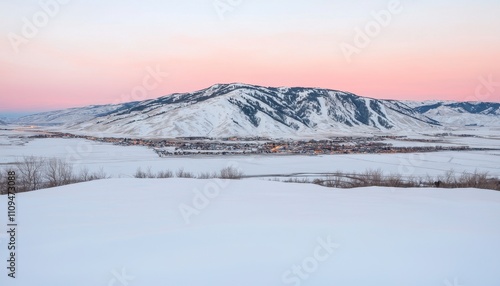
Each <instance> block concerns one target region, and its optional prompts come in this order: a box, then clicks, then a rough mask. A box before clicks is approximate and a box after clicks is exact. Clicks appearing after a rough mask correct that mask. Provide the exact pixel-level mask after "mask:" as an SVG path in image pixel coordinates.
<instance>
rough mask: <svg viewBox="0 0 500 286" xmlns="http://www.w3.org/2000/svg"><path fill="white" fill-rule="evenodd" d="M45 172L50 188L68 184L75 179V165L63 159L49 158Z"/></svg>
mask: <svg viewBox="0 0 500 286" xmlns="http://www.w3.org/2000/svg"><path fill="white" fill-rule="evenodd" d="M44 173H45V176H44V177H45V180H46V181H47V187H49V188H50V187H57V186H62V185H68V184H71V183H73V182H74V181H75V178H74V175H73V166H72V165H71V164H69V163H68V162H66V161H64V160H62V159H58V158H51V159H48V160H47V161H46V164H45V172H44Z"/></svg>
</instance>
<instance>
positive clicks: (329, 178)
mask: <svg viewBox="0 0 500 286" xmlns="http://www.w3.org/2000/svg"><path fill="white" fill-rule="evenodd" d="M10 171H14V172H15V173H16V188H17V192H27V191H34V190H39V189H45V188H52V187H58V186H63V185H69V184H75V183H80V182H86V181H93V180H100V179H108V178H110V177H111V176H109V175H107V174H106V173H105V171H104V170H103V169H102V168H101V169H100V170H99V171H93V172H91V171H89V169H88V168H86V167H84V168H80V169H79V170H76V168H75V167H74V166H73V165H72V164H71V163H69V162H67V161H65V160H63V159H60V158H43V157H35V156H27V157H23V158H22V160H20V161H18V162H16V163H15V164H13V165H11V166H9V167H4V169H3V170H2V171H1V172H0V182H1V183H2V185H3V186H6V185H7V174H8V172H10ZM307 175H308V174H306V173H303V174H291V175H272V174H269V175H261V176H255V175H245V174H244V173H243V171H241V170H240V169H238V168H237V167H235V166H227V167H224V168H222V169H220V170H219V171H212V172H200V173H196V174H195V173H193V172H190V171H186V170H184V169H183V168H179V169H177V170H176V171H175V172H174V171H172V170H168V169H166V170H161V171H157V172H153V171H152V170H151V168H148V169H146V170H142V169H141V168H138V169H137V170H136V172H135V173H134V174H131V176H132V177H134V178H156V179H165V178H174V177H177V178H198V179H214V178H220V179H233V180H235V179H238V180H239V179H246V178H260V179H267V180H276V181H281V182H288V183H310V184H317V185H321V186H325V187H333V188H357V187H368V186H382V187H398V188H414V187H426V188H428V187H436V188H479V189H491V190H500V180H499V179H498V178H495V177H493V176H490V175H489V174H488V173H487V172H478V171H475V172H463V173H455V172H454V171H452V170H450V171H448V172H446V173H445V174H444V175H439V176H435V177H432V176H429V175H428V176H425V177H416V176H403V175H401V174H389V175H386V174H384V172H383V171H382V170H380V169H378V170H366V171H364V172H360V173H356V172H354V173H345V172H341V171H337V172H331V173H317V174H314V175H315V178H313V179H310V178H308V177H307ZM301 176H302V178H301ZM6 193H7V191H6V190H4V189H2V192H1V194H6Z"/></svg>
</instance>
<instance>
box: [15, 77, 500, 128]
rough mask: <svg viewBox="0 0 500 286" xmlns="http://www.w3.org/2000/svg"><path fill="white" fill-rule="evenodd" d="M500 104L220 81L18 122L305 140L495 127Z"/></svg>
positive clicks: (66, 126)
mask: <svg viewBox="0 0 500 286" xmlns="http://www.w3.org/2000/svg"><path fill="white" fill-rule="evenodd" d="M499 105H500V104H495V103H454V102H420V103H419V102H404V101H396V100H377V99H372V98H365V97H359V96H356V95H354V94H352V93H348V92H342V91H336V90H328V89H317V88H301V87H294V88H288V87H281V88H274V87H261V86H254V85H246V84H218V85H214V86H211V87H209V88H206V89H203V90H199V91H196V92H191V93H176V94H172V95H168V96H163V97H160V98H157V99H151V100H146V101H141V102H132V103H125V104H118V105H102V106H89V107H84V108H73V109H67V110H62V111H54V112H48V113H42V114H36V115H31V116H27V117H23V118H21V120H19V121H18V123H21V124H40V123H43V124H58V125H63V128H64V129H66V130H69V131H72V132H86V133H101V134H116V135H131V136H161V137H182V136H210V137H228V136H268V137H296V136H299V137H300V136H308V135H318V134H339V133H342V134H346V133H348V134H349V133H352V132H356V133H363V132H382V133H383V132H389V131H390V132H391V133H392V132H396V131H405V132H411V131H415V132H419V131H422V130H428V129H430V128H439V127H440V126H441V125H445V126H449V125H461V126H465V125H467V124H470V122H471V120H469V118H476V117H477V116H479V117H480V118H479V117H478V118H479V119H478V120H477V121H478V122H480V123H483V124H484V123H485V122H486V121H485V120H486V119H485V118H486V117H487V119H488V120H490V121H491V122H487V123H488V124H490V123H491V124H495V123H498V122H499V116H500V111H499V110H500V107H499ZM445 111H446V112H445ZM450 114H451V115H454V114H456V115H457V116H455V117H453V116H450ZM458 115H461V117H459V116H458ZM465 115H467V116H465ZM485 116H486V117H485ZM458 119H460V120H458ZM443 123H444V124H443Z"/></svg>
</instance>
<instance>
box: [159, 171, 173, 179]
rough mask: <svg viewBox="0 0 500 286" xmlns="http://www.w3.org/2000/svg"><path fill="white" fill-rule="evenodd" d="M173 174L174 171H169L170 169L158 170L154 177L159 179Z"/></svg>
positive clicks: (170, 176)
mask: <svg viewBox="0 0 500 286" xmlns="http://www.w3.org/2000/svg"><path fill="white" fill-rule="evenodd" d="M173 176H174V173H173V172H172V171H170V170H165V171H159V172H158V173H157V174H156V177H157V178H160V179H165V178H172V177H173Z"/></svg>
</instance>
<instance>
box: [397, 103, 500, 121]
mask: <svg viewBox="0 0 500 286" xmlns="http://www.w3.org/2000/svg"><path fill="white" fill-rule="evenodd" d="M406 104H407V105H410V106H412V107H413V109H414V110H415V111H416V112H418V113H421V114H423V115H425V116H427V117H430V118H432V119H434V120H436V121H439V122H441V123H442V124H444V125H447V126H475V125H477V126H500V103H494V102H453V101H424V102H406Z"/></svg>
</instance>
